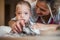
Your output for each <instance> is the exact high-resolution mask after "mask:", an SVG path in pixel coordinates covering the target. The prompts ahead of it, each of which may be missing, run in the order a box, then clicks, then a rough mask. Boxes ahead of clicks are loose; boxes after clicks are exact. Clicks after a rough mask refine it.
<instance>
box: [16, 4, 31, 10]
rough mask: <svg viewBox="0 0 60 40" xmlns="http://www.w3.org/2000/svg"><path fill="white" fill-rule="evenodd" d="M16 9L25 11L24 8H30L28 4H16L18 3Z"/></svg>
mask: <svg viewBox="0 0 60 40" xmlns="http://www.w3.org/2000/svg"><path fill="white" fill-rule="evenodd" d="M16 10H23V11H25V10H30V8H29V6H28V5H25V4H18V5H17V6H16Z"/></svg>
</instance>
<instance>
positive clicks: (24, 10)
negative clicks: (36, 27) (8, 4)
mask: <svg viewBox="0 0 60 40" xmlns="http://www.w3.org/2000/svg"><path fill="white" fill-rule="evenodd" d="M30 16H31V12H30V8H29V6H28V5H24V4H23V5H20V4H18V5H17V7H16V18H17V20H24V21H25V22H28V21H29V18H30Z"/></svg>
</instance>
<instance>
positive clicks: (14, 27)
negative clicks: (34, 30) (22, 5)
mask: <svg viewBox="0 0 60 40" xmlns="http://www.w3.org/2000/svg"><path fill="white" fill-rule="evenodd" d="M23 26H25V23H24V21H23V20H22V21H17V22H15V23H14V24H13V25H12V31H13V32H14V33H20V32H22V30H23Z"/></svg>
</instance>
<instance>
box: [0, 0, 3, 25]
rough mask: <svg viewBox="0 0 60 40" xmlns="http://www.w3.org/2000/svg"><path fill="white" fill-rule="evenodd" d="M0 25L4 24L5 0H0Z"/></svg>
mask: <svg viewBox="0 0 60 40" xmlns="http://www.w3.org/2000/svg"><path fill="white" fill-rule="evenodd" d="M0 25H4V0H0Z"/></svg>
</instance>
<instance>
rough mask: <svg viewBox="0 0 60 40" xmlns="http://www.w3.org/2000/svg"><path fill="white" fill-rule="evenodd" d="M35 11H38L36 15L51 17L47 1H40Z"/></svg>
mask: <svg viewBox="0 0 60 40" xmlns="http://www.w3.org/2000/svg"><path fill="white" fill-rule="evenodd" d="M35 10H36V14H37V15H39V16H46V15H49V9H48V6H47V3H46V2H45V1H38V2H37V4H36V9H35Z"/></svg>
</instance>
